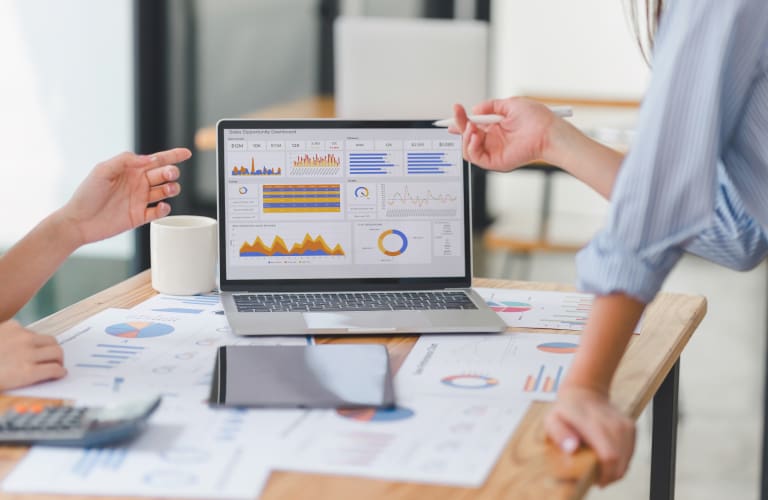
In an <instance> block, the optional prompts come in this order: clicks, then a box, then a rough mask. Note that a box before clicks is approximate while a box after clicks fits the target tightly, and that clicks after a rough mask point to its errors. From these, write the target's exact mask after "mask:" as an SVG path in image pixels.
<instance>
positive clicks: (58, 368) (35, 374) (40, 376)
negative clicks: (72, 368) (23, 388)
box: [23, 363, 67, 385]
mask: <svg viewBox="0 0 768 500" xmlns="http://www.w3.org/2000/svg"><path fill="white" fill-rule="evenodd" d="M66 374H67V369H66V368H64V367H63V366H62V365H61V364H60V363H40V364H37V365H35V366H34V367H33V368H32V371H31V372H30V373H29V377H27V380H26V381H24V382H23V385H28V384H36V383H38V382H43V381H44V380H53V379H57V378H61V377H63V376H64V375H66Z"/></svg>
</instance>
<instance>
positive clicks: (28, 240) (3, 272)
mask: <svg viewBox="0 0 768 500" xmlns="http://www.w3.org/2000/svg"><path fill="white" fill-rule="evenodd" d="M80 244H81V242H80V241H79V233H78V232H77V231H74V230H72V229H71V228H69V227H68V224H67V221H66V220H65V219H64V218H63V217H62V215H61V214H60V212H58V211H57V212H54V213H52V214H51V215H49V216H48V217H46V218H45V219H44V220H43V221H42V222H40V223H39V224H38V225H37V226H35V228H34V229H32V231H30V232H29V233H28V234H27V235H26V236H25V237H24V238H23V239H22V240H21V241H19V242H18V243H17V244H16V245H14V246H13V247H12V248H11V249H10V250H9V251H8V252H7V253H6V254H5V255H3V256H2V257H0V276H2V279H3V284H4V286H3V287H2V288H0V321H5V320H7V319H10V318H11V317H13V315H15V314H16V313H17V312H18V311H19V310H20V309H21V308H22V307H23V306H24V304H26V303H27V301H29V299H31V298H32V296H33V295H34V294H35V293H36V292H37V291H38V290H39V289H40V288H41V287H42V286H43V285H44V284H45V282H46V281H47V280H48V279H49V278H50V277H51V276H52V275H53V273H54V272H55V271H56V269H58V267H59V266H60V265H61V264H62V263H63V262H64V260H66V258H67V257H68V256H69V255H70V254H71V253H72V252H74V251H75V250H76V249H77V248H78V247H79V246H80Z"/></svg>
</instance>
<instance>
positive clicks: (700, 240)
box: [685, 164, 768, 271]
mask: <svg viewBox="0 0 768 500" xmlns="http://www.w3.org/2000/svg"><path fill="white" fill-rule="evenodd" d="M717 178H718V189H717V195H716V198H715V214H714V217H713V219H712V221H711V225H710V226H709V227H708V228H706V229H704V230H703V231H702V232H701V233H699V234H698V235H696V237H695V238H693V239H692V240H691V241H690V242H689V243H688V244H687V245H686V247H685V250H686V251H687V252H690V253H692V254H695V255H698V256H699V257H703V258H705V259H707V260H710V261H712V262H716V263H718V264H720V265H723V266H725V267H729V268H731V269H736V270H738V271H746V270H748V269H752V268H753V267H755V266H757V265H758V264H759V263H760V262H761V261H762V260H763V259H764V258H765V256H766V255H768V238H766V232H765V230H764V229H763V227H762V226H761V225H760V224H759V223H758V222H757V221H756V220H755V219H754V217H752V216H751V215H749V213H747V211H746V208H745V207H744V203H743V202H742V200H741V197H740V196H739V194H738V192H737V190H736V188H734V186H733V184H732V183H731V180H730V179H729V178H728V175H727V173H726V171H725V168H724V167H723V165H722V164H721V165H719V166H718V170H717Z"/></svg>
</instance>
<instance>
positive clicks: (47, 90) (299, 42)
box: [0, 0, 768, 499]
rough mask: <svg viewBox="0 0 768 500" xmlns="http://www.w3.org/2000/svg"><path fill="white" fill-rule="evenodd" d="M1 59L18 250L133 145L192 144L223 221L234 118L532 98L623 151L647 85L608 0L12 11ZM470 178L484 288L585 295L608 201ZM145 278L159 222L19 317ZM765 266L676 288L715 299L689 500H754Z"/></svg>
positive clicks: (639, 455)
mask: <svg viewBox="0 0 768 500" xmlns="http://www.w3.org/2000/svg"><path fill="white" fill-rule="evenodd" d="M0 65H1V66H2V68H3V77H2V78H0V114H1V115H2V117H3V119H2V120H1V121H0V150H2V151H3V153H4V154H3V163H4V165H3V166H2V168H0V196H2V198H1V199H2V206H3V208H4V210H5V214H6V215H5V216H4V217H3V223H2V224H1V225H0V251H5V250H7V248H9V247H10V246H11V245H12V244H13V243H14V242H15V241H16V240H18V239H19V238H20V237H21V236H23V234H24V233H26V232H27V231H28V230H29V229H31V228H32V227H33V226H34V225H35V224H36V223H37V222H38V221H40V220H41V219H42V218H43V217H44V216H45V215H46V214H48V213H49V212H51V211H52V210H54V209H55V208H57V207H59V206H60V205H61V204H63V203H64V202H65V201H66V200H67V199H68V197H69V196H70V194H71V193H72V192H73V190H74V188H75V187H76V186H77V184H78V183H79V182H80V180H82V178H83V177H84V176H85V175H86V174H87V172H88V171H89V170H90V169H91V168H92V167H93V166H94V165H95V164H96V163H98V162H99V161H101V160H103V159H106V158H108V157H111V156H114V155H116V154H118V153H120V152H121V151H124V150H137V151H140V152H145V153H147V152H152V151H156V150H160V149H165V148H167V147H172V146H187V147H190V148H191V149H192V150H193V152H194V156H193V159H192V160H191V161H189V162H187V163H186V164H185V166H184V167H183V177H182V183H183V188H184V191H183V195H182V196H181V197H179V198H178V199H176V200H175V201H174V203H173V207H174V208H173V210H174V213H194V214H202V215H212V216H215V201H216V200H215V153H214V150H213V148H214V146H215V136H212V135H211V134H212V129H211V127H213V126H214V125H215V123H216V121H217V120H218V119H220V118H223V117H230V118H232V117H240V116H262V117H302V116H345V117H356V116H370V115H371V114H373V115H374V116H379V117H411V115H412V114H413V113H415V112H417V111H418V113H419V117H424V118H440V117H443V116H448V115H450V112H451V109H450V105H451V103H452V102H455V101H458V102H462V103H464V104H466V105H472V104H473V103H474V102H475V101H477V100H479V99H482V98H485V97H504V96H509V95H528V96H533V97H535V98H538V99H540V100H543V101H546V102H549V103H552V104H570V105H573V106H574V110H575V115H574V118H573V121H574V123H575V124H576V125H578V126H579V127H581V128H582V129H583V130H585V131H586V132H587V133H589V134H590V135H592V136H593V137H595V138H597V139H598V140H601V141H603V142H606V143H608V144H611V145H613V146H615V147H617V148H621V149H626V148H628V147H629V146H630V143H631V140H632V128H633V124H634V119H635V116H636V113H637V106H638V104H639V102H640V100H641V99H642V96H643V92H644V89H645V86H646V84H647V80H648V76H649V68H648V66H647V65H646V62H645V61H644V59H643V57H642V55H641V53H640V51H639V49H638V47H637V43H636V41H635V39H634V35H633V32H632V28H631V25H630V23H629V22H628V18H627V16H626V13H625V11H624V8H623V6H622V2H618V1H616V2H606V1H604V0H581V1H580V2H573V1H570V0H537V1H535V2H534V1H530V0H258V1H249V0H227V1H223V2H222V1H214V0H111V1H110V2H103V1H100V0H67V1H66V2H61V1H56V0H23V1H22V0H0ZM424 88H426V89H437V88H439V89H442V90H444V91H445V92H444V93H445V95H433V94H439V93H436V92H429V93H426V92H424V91H423V90H422V89H424ZM382 110H385V111H382ZM384 114H389V115H390V116H384ZM473 181H474V186H473V211H474V214H473V217H474V220H473V223H474V230H475V259H474V265H475V275H476V276H483V277H498V278H514V279H530V280H536V281H556V282H569V283H573V282H574V281H575V276H576V271H575V266H574V263H573V261H574V254H575V252H576V251H577V250H578V249H579V248H580V247H581V246H582V245H583V244H584V243H586V242H587V241H588V240H589V238H590V236H591V234H592V233H593V232H594V231H595V230H596V229H597V228H599V227H600V224H601V222H602V217H603V215H604V213H605V209H606V203H605V201H604V200H602V199H601V198H600V197H599V196H598V195H596V194H595V193H593V192H592V191H591V190H589V189H588V188H586V187H584V186H582V185H581V184H579V183H578V182H577V181H576V180H575V179H572V178H571V177H569V176H568V175H566V174H564V173H562V172H560V171H558V170H557V169H556V168H553V166H547V165H532V166H530V167H526V168H524V169H520V170H518V171H515V172H513V173H509V174H490V175H485V174H484V173H482V172H475V173H473ZM148 265H149V262H148V236H147V232H146V231H145V230H137V231H135V232H134V233H130V234H125V235H121V236H119V237H116V238H112V239H110V240H107V241H103V242H100V243H97V244H93V245H90V246H88V247H85V248H83V249H81V250H80V251H78V252H77V253H76V254H75V255H73V256H72V258H70V259H69V260H68V261H67V262H66V263H65V265H64V266H63V267H62V268H61V270H60V271H59V272H58V273H57V274H56V275H55V276H54V278H53V279H52V280H51V281H50V282H49V283H48V284H47V285H46V286H45V287H44V288H43V289H42V290H41V292H40V293H39V294H38V295H37V296H36V297H35V299H34V300H33V301H32V302H31V303H30V304H29V305H28V306H27V307H26V308H25V309H24V310H22V312H21V313H20V314H19V319H20V321H22V322H23V323H29V322H31V321H34V320H36V319H38V318H40V317H43V316H45V315H47V314H50V313H52V312H53V311H56V310H58V309H60V308H62V307H64V306H67V305H69V304H71V303H73V302H76V301H78V300H80V299H82V298H84V297H86V296H88V295H91V294H92V293H94V292H96V291H99V290H101V289H103V288H106V287H108V286H110V285H112V284H115V283H117V282H118V281H120V280H122V279H124V278H126V277H128V276H130V275H132V274H133V273H135V272H137V271H139V270H142V269H145V268H146V267H148ZM767 275H768V273H767V272H766V269H765V263H763V264H761V265H760V266H758V268H757V269H755V270H752V271H749V272H746V273H737V272H734V271H730V270H727V269H723V268H719V267H717V266H715V265H712V264H709V263H707V262H705V261H703V260H701V259H697V258H695V257H689V256H687V257H685V258H684V259H683V262H682V264H681V265H680V266H678V268H677V269H676V271H675V272H674V273H673V275H672V276H671V277H670V279H669V280H668V282H667V283H666V285H665V289H667V290H670V291H676V292H684V293H695V294H703V295H706V296H707V298H708V300H709V312H708V314H707V317H706V318H705V320H704V322H703V323H702V325H701V326H700V327H699V329H698V330H697V332H696V333H695V334H694V336H693V339H692V341H691V343H690V344H689V346H688V347H687V349H686V351H685V353H684V354H683V357H682V361H681V393H680V399H681V400H680V410H681V427H680V430H679V443H678V462H677V463H678V469H677V470H678V480H677V493H678V496H679V497H680V498H697V499H709V498H712V499H715V498H717V499H721V498H724V497H726V496H731V497H733V498H739V499H748V498H758V495H759V491H760V488H759V486H760V479H761V474H760V470H761V466H760V458H761V450H762V448H761V445H760V443H761V439H762V415H763V413H762V408H763V405H762V401H763V397H762V396H763V382H764V380H765V374H764V372H765V363H764V358H765V333H766V318H765V309H766V307H765V306H766V303H767V301H766V276H767ZM9 285H10V286H13V284H9ZM638 426H639V431H640V432H639V437H638V445H637V446H638V451H637V452H636V454H635V458H634V460H633V464H632V468H631V470H630V473H629V475H628V477H627V478H626V479H625V480H624V481H622V482H619V483H618V484H616V485H615V486H611V487H609V488H606V489H605V490H597V489H595V490H594V491H592V492H591V493H590V494H589V498H595V499H600V498H616V499H619V498H621V499H634V498H638V499H639V498H647V497H648V471H649V467H648V463H649V460H650V458H649V457H650V451H649V446H648V443H649V436H650V421H649V419H648V417H647V414H646V415H644V416H643V417H641V419H640V421H639V423H638Z"/></svg>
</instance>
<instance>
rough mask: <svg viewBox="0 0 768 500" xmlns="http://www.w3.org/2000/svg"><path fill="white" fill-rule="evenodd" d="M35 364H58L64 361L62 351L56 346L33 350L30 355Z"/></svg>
mask: <svg viewBox="0 0 768 500" xmlns="http://www.w3.org/2000/svg"><path fill="white" fill-rule="evenodd" d="M32 361H34V362H35V363H59V364H61V363H62V362H63V361H64V351H63V350H62V349H61V346H59V345H58V344H56V345H50V346H45V347H41V348H39V349H35V350H34V352H33V353H32Z"/></svg>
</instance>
